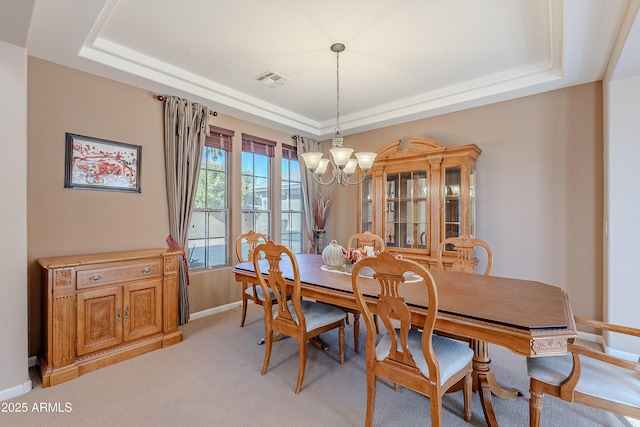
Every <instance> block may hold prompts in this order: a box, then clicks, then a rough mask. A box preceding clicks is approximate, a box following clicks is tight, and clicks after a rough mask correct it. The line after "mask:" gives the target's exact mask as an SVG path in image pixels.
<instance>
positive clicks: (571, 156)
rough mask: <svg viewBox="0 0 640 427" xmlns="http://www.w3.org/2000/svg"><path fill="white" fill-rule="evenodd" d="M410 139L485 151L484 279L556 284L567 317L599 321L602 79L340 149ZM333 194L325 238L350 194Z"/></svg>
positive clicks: (345, 229) (343, 229) (338, 225)
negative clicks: (564, 296)
mask: <svg viewBox="0 0 640 427" xmlns="http://www.w3.org/2000/svg"><path fill="white" fill-rule="evenodd" d="M408 137H421V138H429V139H433V140H435V141H438V142H440V143H441V144H444V145H447V146H451V145H459V144H468V143H475V144H477V145H478V146H479V147H480V148H481V149H482V150H483V152H482V154H481V155H480V157H479V158H478V161H477V176H478V178H477V179H478V191H477V196H478V203H477V205H478V208H477V214H478V231H477V237H479V238H481V239H483V240H486V241H487V242H488V243H489V244H490V245H491V247H492V249H493V253H494V262H493V268H492V274H494V275H497V276H507V277H516V278H523V279H529V280H537V281H541V282H545V283H549V284H553V285H556V286H560V287H562V288H563V289H565V290H566V291H567V293H568V294H569V299H570V301H571V305H572V307H573V310H574V312H575V313H577V314H580V315H583V316H587V317H592V318H598V319H600V318H602V244H603V242H602V218H603V213H602V206H603V196H602V194H603V160H602V155H603V154H602V149H603V148H602V147H603V129H602V86H601V83H600V82H597V83H591V84H586V85H581V86H575V87H571V88H567V89H562V90H557V91H553V92H547V93H543V94H540V95H535V96H529V97H524V98H519V99H515V100H511V101H505V102H501V103H497V104H492V105H487V106H483V107H478V108H473V109H469V110H465V111H460V112H455V113H450V114H446V115H442V116H439V117H433V118H429V119H424V120H419V121H415V122H411V123H407V124H403V125H397V126H390V127H386V128H383V129H380V130H376V131H371V132H364V133H360V134H357V135H351V136H346V137H345V144H346V145H347V146H349V147H351V148H357V149H358V150H360V151H364V150H365V149H366V150H367V151H369V150H378V149H379V148H380V147H382V146H384V145H386V144H388V143H390V142H392V141H394V140H397V139H402V138H408ZM325 145H328V143H325ZM335 194H336V195H338V196H339V197H338V199H337V200H336V201H337V203H336V205H335V208H336V209H334V210H333V211H332V218H331V220H330V221H329V224H328V225H327V230H328V231H327V234H328V236H327V237H328V239H332V238H336V239H338V241H342V242H346V239H347V237H348V236H349V234H350V233H353V232H354V231H355V230H356V217H355V210H356V205H355V203H356V202H355V200H356V199H357V191H356V189H355V188H349V189H346V190H338V191H337V192H336V193H335ZM338 218H339V221H338V220H337V219H338Z"/></svg>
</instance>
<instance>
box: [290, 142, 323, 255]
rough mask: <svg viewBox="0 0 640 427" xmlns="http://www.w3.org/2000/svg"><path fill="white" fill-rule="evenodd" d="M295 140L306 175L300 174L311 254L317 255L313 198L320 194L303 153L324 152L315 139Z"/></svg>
mask: <svg viewBox="0 0 640 427" xmlns="http://www.w3.org/2000/svg"><path fill="white" fill-rule="evenodd" d="M293 139H294V140H295V141H296V147H297V149H298V162H300V169H301V170H304V173H301V174H300V181H301V182H302V202H303V203H304V219H305V224H306V229H307V240H308V241H309V253H315V250H316V248H315V239H314V238H313V230H314V229H315V228H316V223H315V218H314V215H313V212H314V209H315V207H314V205H313V200H312V199H313V198H314V197H315V196H316V194H317V192H318V188H317V186H318V184H317V183H316V182H315V181H314V180H313V176H312V174H311V171H310V170H309V169H307V168H306V167H305V168H303V167H302V165H304V160H303V159H302V156H300V155H301V154H302V153H308V152H312V151H322V150H321V149H320V143H319V142H318V141H314V140H313V139H309V138H304V137H302V136H300V135H295V136H294V137H293Z"/></svg>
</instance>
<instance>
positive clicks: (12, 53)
mask: <svg viewBox="0 0 640 427" xmlns="http://www.w3.org/2000/svg"><path fill="white" fill-rule="evenodd" d="M0 64H2V65H0V89H1V90H2V97H3V100H2V103H0V127H1V128H2V134H1V136H0V149H1V150H2V153H3V161H2V168H0V195H1V196H2V204H1V205H0V218H1V219H2V221H0V235H1V236H2V248H0V267H1V268H2V280H0V295H1V296H0V342H1V343H2V350H0V401H2V400H5V399H9V398H11V397H14V396H19V395H21V394H24V393H26V392H28V391H29V390H31V380H30V379H29V369H28V364H27V363H28V358H27V356H28V354H27V350H28V349H27V330H28V329H27V327H28V325H27V317H26V312H27V274H26V260H25V256H26V254H27V218H26V216H27V182H26V177H27V176H26V175H27V173H26V166H27V159H26V154H27V76H26V72H27V50H26V49H23V48H20V47H18V46H15V45H12V44H8V43H5V42H3V41H0ZM1 417H2V415H0V418H1Z"/></svg>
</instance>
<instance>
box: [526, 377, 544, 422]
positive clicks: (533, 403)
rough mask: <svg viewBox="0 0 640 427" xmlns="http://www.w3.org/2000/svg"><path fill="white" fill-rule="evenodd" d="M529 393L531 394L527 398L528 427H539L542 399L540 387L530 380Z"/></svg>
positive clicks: (542, 393) (542, 394)
mask: <svg viewBox="0 0 640 427" xmlns="http://www.w3.org/2000/svg"><path fill="white" fill-rule="evenodd" d="M529 393H531V397H530V398H529V426H530V427H539V426H540V418H541V416H542V400H543V399H544V392H543V391H542V385H539V383H537V382H536V381H535V380H533V379H532V380H531V386H530V389H529Z"/></svg>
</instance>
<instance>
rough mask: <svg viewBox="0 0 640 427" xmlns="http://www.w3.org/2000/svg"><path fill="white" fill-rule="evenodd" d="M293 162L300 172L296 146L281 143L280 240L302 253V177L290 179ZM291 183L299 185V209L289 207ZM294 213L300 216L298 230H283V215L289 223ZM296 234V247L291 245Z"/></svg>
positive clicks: (294, 250)
mask: <svg viewBox="0 0 640 427" xmlns="http://www.w3.org/2000/svg"><path fill="white" fill-rule="evenodd" d="M292 162H295V163H297V164H298V171H299V173H301V170H300V162H299V160H298V150H297V148H296V147H294V146H292V145H287V144H282V159H281V165H280V168H281V171H282V176H281V184H280V188H281V195H280V208H281V212H280V213H281V222H282V224H281V226H280V241H281V242H282V244H283V245H285V246H286V247H288V248H289V249H291V250H292V251H293V252H294V253H304V243H305V242H304V227H305V224H304V222H305V219H304V203H303V202H302V177H301V176H300V175H299V178H298V180H297V181H295V180H291V170H292V169H291V163H292ZM285 166H286V171H287V173H286V176H285V172H284V171H285ZM292 184H297V185H298V187H299V196H300V202H299V205H300V209H299V210H295V209H291V205H292V203H291V200H292V199H291V195H292V194H293V191H292ZM285 194H287V197H286V201H287V209H285V208H284V207H283V202H284V201H285ZM294 215H299V217H300V221H299V222H300V231H294V232H292V231H285V227H284V220H285V217H288V219H289V223H291V219H292V218H293V216H294ZM295 235H297V236H298V237H299V246H298V247H297V248H294V247H293V241H294V240H293V239H292V236H295Z"/></svg>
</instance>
